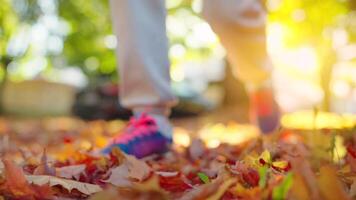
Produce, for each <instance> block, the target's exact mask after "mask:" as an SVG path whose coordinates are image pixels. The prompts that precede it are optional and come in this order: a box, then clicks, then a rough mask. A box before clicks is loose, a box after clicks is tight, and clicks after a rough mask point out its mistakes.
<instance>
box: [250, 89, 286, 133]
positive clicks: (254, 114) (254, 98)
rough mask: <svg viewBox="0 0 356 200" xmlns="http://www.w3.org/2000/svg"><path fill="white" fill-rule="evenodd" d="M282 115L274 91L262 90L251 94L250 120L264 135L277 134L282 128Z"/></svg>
mask: <svg viewBox="0 0 356 200" xmlns="http://www.w3.org/2000/svg"><path fill="white" fill-rule="evenodd" d="M280 115H281V114H280V110H279V107H278V105H277V103H276V101H275V99H274V96H273V92H272V89H270V88H261V89H258V90H256V91H253V92H251V93H250V118H251V121H252V122H253V123H255V124H256V125H257V126H258V128H259V129H260V130H261V132H262V133H264V134H268V133H273V132H275V131H276V130H277V129H278V128H279V126H280Z"/></svg>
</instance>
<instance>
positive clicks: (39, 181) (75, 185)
mask: <svg viewBox="0 0 356 200" xmlns="http://www.w3.org/2000/svg"><path fill="white" fill-rule="evenodd" d="M26 179H27V181H28V182H29V183H31V184H35V185H39V186H42V185H46V184H48V185H49V186H51V187H52V186H57V185H59V186H62V187H63V188H65V189H67V190H68V191H69V192H71V191H72V190H73V189H77V190H78V191H79V192H81V193H83V194H86V195H91V194H94V193H97V192H100V191H102V189H101V187H100V186H98V185H94V184H89V183H83V182H78V181H73V180H67V179H63V178H58V177H54V176H47V175H27V176H26Z"/></svg>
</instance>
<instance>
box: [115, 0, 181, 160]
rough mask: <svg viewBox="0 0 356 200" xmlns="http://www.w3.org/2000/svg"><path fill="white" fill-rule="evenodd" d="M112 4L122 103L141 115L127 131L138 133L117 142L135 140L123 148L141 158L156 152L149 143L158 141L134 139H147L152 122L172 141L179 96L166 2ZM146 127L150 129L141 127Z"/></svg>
mask: <svg viewBox="0 0 356 200" xmlns="http://www.w3.org/2000/svg"><path fill="white" fill-rule="evenodd" d="M110 3H111V12H112V19H113V25H114V28H115V32H116V35H117V40H118V50H117V58H118V64H119V66H118V68H119V75H120V102H121V104H122V105H123V106H124V107H126V108H129V109H132V110H133V112H134V115H135V116H136V118H140V119H135V120H133V123H131V125H132V126H134V128H129V129H128V131H126V132H128V133H127V134H131V132H133V131H134V132H135V134H131V135H130V137H126V136H125V137H121V136H118V138H116V139H115V140H114V141H116V142H115V143H122V142H126V143H130V142H131V141H130V140H135V142H136V143H135V142H133V143H132V144H131V143H130V144H129V145H128V146H120V147H121V148H122V149H123V150H125V151H126V152H128V153H131V154H134V155H136V156H138V157H142V156H145V155H146V154H150V153H154V152H155V151H157V150H156V149H153V152H152V151H151V150H152V149H147V144H148V143H152V144H155V143H154V142H152V141H148V143H145V144H137V138H135V137H133V138H132V135H134V136H135V135H137V136H138V137H139V138H146V136H147V134H146V136H143V135H140V133H145V132H147V130H148V129H150V130H151V131H152V130H154V129H155V128H152V127H151V123H152V121H153V122H154V123H155V124H157V129H158V130H159V132H160V134H162V135H164V136H165V137H166V138H168V139H169V140H170V139H171V136H172V130H171V125H170V123H169V121H168V118H167V117H168V115H169V114H170V109H171V107H172V106H173V105H174V103H175V101H176V99H175V97H174V95H173V94H172V91H171V87H170V76H169V65H170V63H169V60H168V40H167V36H166V26H165V18H166V10H165V1H164V0H111V1H110ZM142 113H146V114H147V115H148V118H153V120H147V116H145V117H143V118H144V119H143V120H141V115H142ZM143 126H145V127H146V128H147V130H145V128H142V127H143ZM134 129H135V130H134ZM136 130H142V131H138V132H137V131H136ZM153 132H154V131H153ZM156 132H157V131H156ZM152 137H157V135H153V136H152ZM122 138H123V139H122ZM127 138H129V139H130V140H127ZM139 143H141V141H140V140H139ZM140 146H145V147H144V148H141V147H140ZM156 146H157V145H156ZM138 147H140V148H138ZM149 148H150V147H149ZM162 148H164V147H162ZM139 149H141V150H142V149H144V152H143V153H142V152H139V153H136V152H137V151H140V150H139ZM108 150H109V149H108ZM143 154H144V155H143Z"/></svg>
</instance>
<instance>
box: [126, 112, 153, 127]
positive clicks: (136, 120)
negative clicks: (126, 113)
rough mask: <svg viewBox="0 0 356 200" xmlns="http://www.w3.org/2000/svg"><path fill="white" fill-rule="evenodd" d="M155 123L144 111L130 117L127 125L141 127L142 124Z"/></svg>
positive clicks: (149, 124)
mask: <svg viewBox="0 0 356 200" xmlns="http://www.w3.org/2000/svg"><path fill="white" fill-rule="evenodd" d="M151 125H156V122H155V120H154V119H153V118H152V117H151V116H149V115H147V114H146V113H143V114H141V116H139V117H131V119H130V121H129V123H128V125H127V127H134V128H137V127H142V126H151Z"/></svg>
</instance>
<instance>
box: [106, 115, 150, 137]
mask: <svg viewBox="0 0 356 200" xmlns="http://www.w3.org/2000/svg"><path fill="white" fill-rule="evenodd" d="M154 126H156V122H155V120H154V119H153V118H152V117H151V116H149V115H147V114H146V113H143V114H141V115H140V116H139V117H131V118H130V121H129V122H128V124H127V126H126V128H125V130H124V132H123V133H122V134H120V135H118V137H115V138H113V140H112V142H111V143H117V142H119V141H121V140H123V139H124V138H125V139H124V140H130V139H129V138H131V137H133V136H134V134H132V132H133V131H135V130H138V129H140V130H145V129H148V128H149V127H154Z"/></svg>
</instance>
